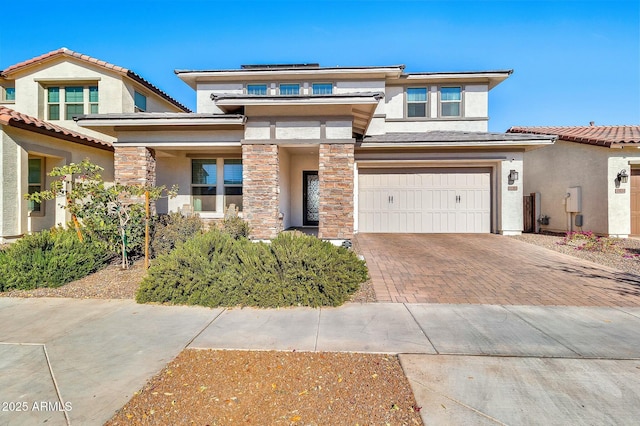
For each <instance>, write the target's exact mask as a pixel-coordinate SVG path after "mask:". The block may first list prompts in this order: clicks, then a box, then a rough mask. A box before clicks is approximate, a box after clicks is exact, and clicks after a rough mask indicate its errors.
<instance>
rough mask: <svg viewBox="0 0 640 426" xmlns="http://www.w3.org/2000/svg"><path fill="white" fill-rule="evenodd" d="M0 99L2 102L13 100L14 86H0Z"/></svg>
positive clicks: (14, 97)
mask: <svg viewBox="0 0 640 426" xmlns="http://www.w3.org/2000/svg"><path fill="white" fill-rule="evenodd" d="M0 101H2V102H7V103H9V102H15V101H16V88H15V87H0Z"/></svg>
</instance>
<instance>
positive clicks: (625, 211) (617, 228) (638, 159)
mask: <svg viewBox="0 0 640 426" xmlns="http://www.w3.org/2000/svg"><path fill="white" fill-rule="evenodd" d="M630 163H634V164H638V163H640V152H638V150H637V148H635V147H633V148H632V147H629V148H624V149H609V150H607V175H606V186H607V195H608V200H609V202H608V204H607V216H608V217H607V219H608V221H607V225H608V228H609V234H610V235H612V236H618V237H627V236H629V235H630V234H631V178H629V180H628V182H627V183H619V185H618V186H616V178H617V176H618V173H620V171H621V170H623V169H624V170H626V171H627V174H628V175H629V176H631V165H630ZM616 189H620V190H624V192H622V193H620V192H618V193H616Z"/></svg>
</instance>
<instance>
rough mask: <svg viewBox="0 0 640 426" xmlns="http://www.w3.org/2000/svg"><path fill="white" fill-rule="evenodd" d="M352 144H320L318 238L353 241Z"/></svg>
mask: <svg viewBox="0 0 640 426" xmlns="http://www.w3.org/2000/svg"><path fill="white" fill-rule="evenodd" d="M353 156H354V145H353V144H326V143H323V144H320V156H319V170H318V177H319V179H320V223H319V227H318V238H327V239H351V238H353V161H354V159H353Z"/></svg>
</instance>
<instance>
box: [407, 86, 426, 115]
mask: <svg viewBox="0 0 640 426" xmlns="http://www.w3.org/2000/svg"><path fill="white" fill-rule="evenodd" d="M426 116H427V88H426V87H410V88H408V89H407V117H426Z"/></svg>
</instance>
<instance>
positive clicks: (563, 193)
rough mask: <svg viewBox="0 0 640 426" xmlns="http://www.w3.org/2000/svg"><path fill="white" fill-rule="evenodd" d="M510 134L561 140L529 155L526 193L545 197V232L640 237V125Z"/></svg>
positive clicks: (541, 211) (515, 129) (542, 202)
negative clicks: (579, 232)
mask: <svg viewBox="0 0 640 426" xmlns="http://www.w3.org/2000/svg"><path fill="white" fill-rule="evenodd" d="M507 132H508V133H509V134H518V133H527V134H532V133H533V134H540V135H557V137H558V140H557V142H556V143H555V144H554V145H553V146H550V147H546V148H544V149H538V150H534V151H527V152H526V153H525V156H524V170H525V176H526V179H525V180H524V192H525V194H529V193H538V194H540V195H539V200H540V203H539V207H538V208H537V210H538V212H539V214H538V215H539V216H548V217H549V223H548V225H543V226H542V227H541V228H542V229H544V230H549V231H560V232H566V231H575V230H580V229H582V230H585V231H593V232H595V233H597V234H603V235H610V236H616V237H627V236H629V235H640V150H639V148H640V126H594V125H591V126H575V127H512V128H510V129H509V130H508V131H507ZM625 176H626V177H625ZM576 188H578V189H576ZM568 194H572V196H568ZM576 219H577V223H576ZM580 221H582V226H579V225H580Z"/></svg>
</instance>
